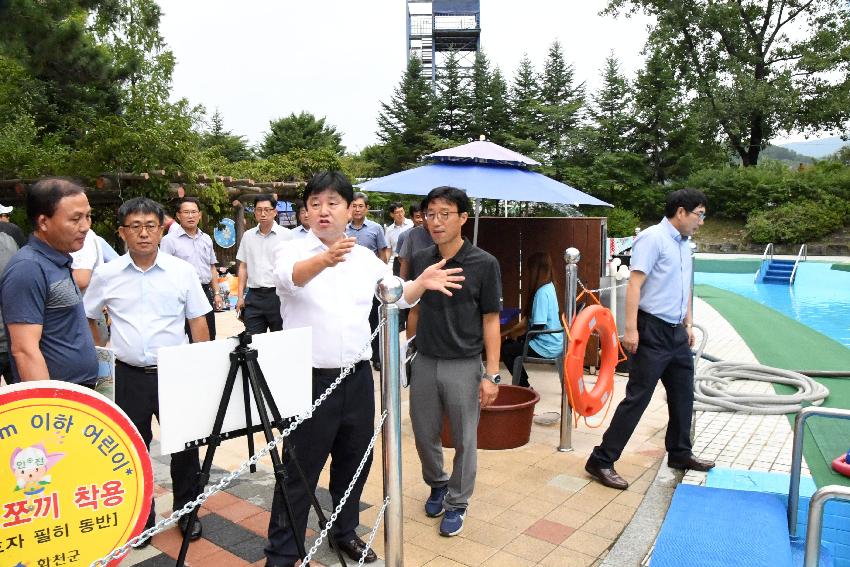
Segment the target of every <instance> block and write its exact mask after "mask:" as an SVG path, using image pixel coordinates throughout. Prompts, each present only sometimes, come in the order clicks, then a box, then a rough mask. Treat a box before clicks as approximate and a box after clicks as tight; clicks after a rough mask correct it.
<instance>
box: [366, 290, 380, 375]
mask: <svg viewBox="0 0 850 567" xmlns="http://www.w3.org/2000/svg"><path fill="white" fill-rule="evenodd" d="M380 305H381V302H380V301H379V300H378V298H377V297H373V298H372V310H371V311H369V330H370V331H371V332H373V333H374V332H375V329H377V328H378V307H379V306H380ZM380 361H381V344H380V333H379V334H377V335H375V338H374V339H372V362H380Z"/></svg>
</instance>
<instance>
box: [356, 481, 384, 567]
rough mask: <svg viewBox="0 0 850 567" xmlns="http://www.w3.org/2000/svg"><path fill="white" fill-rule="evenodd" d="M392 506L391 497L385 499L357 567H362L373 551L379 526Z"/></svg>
mask: <svg viewBox="0 0 850 567" xmlns="http://www.w3.org/2000/svg"><path fill="white" fill-rule="evenodd" d="M389 504H390V497H389V496H387V497H386V498H384V504H383V506H381V509H380V510H378V517H377V518H375V524H374V525H373V526H372V533H370V534H369V540H368V541H367V542H366V549H364V550H363V553H361V554H360V561H358V562H357V565H360V566H362V565H363V563H365V562H366V554H367V553H369V550H370V549H372V542H374V541H375V535H376V534H377V533H378V526H380V525H381V520H382V519H383V518H384V512H386V511H387V506H389Z"/></svg>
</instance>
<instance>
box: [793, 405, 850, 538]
mask: <svg viewBox="0 0 850 567" xmlns="http://www.w3.org/2000/svg"><path fill="white" fill-rule="evenodd" d="M814 415H817V416H822V417H833V418H838V419H850V411H848V410H845V409H837V408H822V407H817V406H809V407H807V408H803V409H802V410H800V413H798V414H797V417H796V418H795V419H794V447H793V448H792V450H791V482H790V485H789V486H788V534H789V535H790V536H791V537H795V536H796V535H797V508H798V507H799V505H800V472H801V471H800V469H801V468H802V466H803V432H804V430H805V426H806V420H807V419H809V418H810V417H812V416H814Z"/></svg>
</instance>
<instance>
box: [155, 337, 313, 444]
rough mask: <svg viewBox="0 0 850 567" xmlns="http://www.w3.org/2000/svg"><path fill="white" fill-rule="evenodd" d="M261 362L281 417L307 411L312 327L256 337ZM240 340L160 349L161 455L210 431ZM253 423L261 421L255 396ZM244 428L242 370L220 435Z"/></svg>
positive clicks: (309, 393) (310, 374)
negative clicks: (232, 354)
mask: <svg viewBox="0 0 850 567" xmlns="http://www.w3.org/2000/svg"><path fill="white" fill-rule="evenodd" d="M251 338H252V343H251V346H252V347H253V348H255V349H256V350H257V351H258V356H257V362H258V363H259V366H260V369H261V370H262V372H263V375H264V376H265V378H266V382H267V383H268V385H269V389H270V390H271V393H272V396H273V397H274V401H275V402H276V403H277V407H278V409H279V410H280V414H281V416H282V417H284V418H286V417H293V416H296V415H299V414H302V413H304V412H306V411H307V410H308V409H310V405H311V404H312V395H313V388H312V354H311V353H312V352H313V340H312V330H311V329H310V328H309V327H305V328H301V329H288V330H286V331H276V332H274V333H263V334H259V335H252V337H251ZM238 344H239V342H238V341H237V340H236V339H226V340H217V341H209V342H205V343H195V344H185V345H180V346H176V347H163V348H161V349H159V356H158V358H159V360H158V365H159V424H160V445H161V447H162V454H163V455H167V454H170V453H176V452H178V451H182V450H183V449H184V448H185V446H186V443H188V442H191V441H196V440H198V439H203V438H205V437H207V436H208V435H209V434H210V432H211V431H212V427H213V424H214V422H215V416H216V412H217V411H218V406H219V403H220V402H221V397H222V393H223V392H224V383H225V381H226V379H227V372H228V369H229V368H230V353H231V352H233V349H234V348H236V347H237V346H238ZM251 414H252V417H251V420H252V423H253V425H257V424H259V423H260V418H259V414H258V413H257V408H256V406H255V404H254V399H253V396H252V398H251ZM245 426H246V423H245V406H244V402H243V394H242V372H241V370H240V371H239V372H237V373H236V383H235V384H234V386H233V393H232V394H231V396H230V405H229V406H228V407H227V412H226V414H225V417H224V425H223V427H222V433H225V432H228V431H235V430H237V429H241V428H243V427H245Z"/></svg>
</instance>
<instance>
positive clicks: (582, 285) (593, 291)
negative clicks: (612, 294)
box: [576, 278, 629, 295]
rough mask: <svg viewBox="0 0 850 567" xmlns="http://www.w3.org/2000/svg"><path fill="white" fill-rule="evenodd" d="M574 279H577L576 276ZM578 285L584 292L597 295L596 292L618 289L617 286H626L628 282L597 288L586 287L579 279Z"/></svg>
mask: <svg viewBox="0 0 850 567" xmlns="http://www.w3.org/2000/svg"><path fill="white" fill-rule="evenodd" d="M576 279H578V278H576ZM578 285H580V286H581V290H582V291H583V292H585V293H593V294H596V295H598V294H600V293H602V292H603V291H611V290H612V289H619V288H621V287H626V286H627V285H629V284H628V282H626V283H621V284H617V285H612V286H608V287H600V288H599V289H587V288H586V287H585V285H584V283H582V281H581V280H578Z"/></svg>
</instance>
